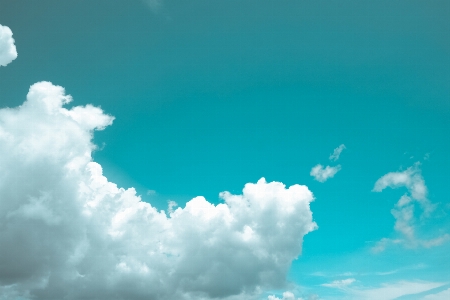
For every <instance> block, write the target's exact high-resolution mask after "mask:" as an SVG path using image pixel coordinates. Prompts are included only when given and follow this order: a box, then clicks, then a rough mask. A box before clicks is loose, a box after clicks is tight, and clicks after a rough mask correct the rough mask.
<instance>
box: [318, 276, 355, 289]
mask: <svg viewBox="0 0 450 300" xmlns="http://www.w3.org/2000/svg"><path fill="white" fill-rule="evenodd" d="M355 281H356V279H355V278H347V279H342V280H334V281H332V282H330V283H324V284H321V285H322V286H325V287H330V288H336V289H343V288H346V287H347V286H349V285H351V284H352V283H354V282H355Z"/></svg>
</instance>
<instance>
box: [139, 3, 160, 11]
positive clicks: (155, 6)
mask: <svg viewBox="0 0 450 300" xmlns="http://www.w3.org/2000/svg"><path fill="white" fill-rule="evenodd" d="M141 1H142V2H144V4H146V5H147V6H148V7H149V8H150V9H151V10H152V11H153V12H158V11H159V10H160V9H161V7H162V1H161V0H141Z"/></svg>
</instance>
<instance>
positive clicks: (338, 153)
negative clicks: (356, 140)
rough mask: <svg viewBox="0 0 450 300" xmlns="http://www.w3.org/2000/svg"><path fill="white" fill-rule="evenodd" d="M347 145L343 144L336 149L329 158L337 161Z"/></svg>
mask: <svg viewBox="0 0 450 300" xmlns="http://www.w3.org/2000/svg"><path fill="white" fill-rule="evenodd" d="M344 149H346V148H345V145H344V144H341V145H340V146H339V147H337V148H336V149H334V151H333V154H331V155H330V157H329V159H330V160H331V161H337V160H338V159H339V156H340V155H341V153H342V151H344Z"/></svg>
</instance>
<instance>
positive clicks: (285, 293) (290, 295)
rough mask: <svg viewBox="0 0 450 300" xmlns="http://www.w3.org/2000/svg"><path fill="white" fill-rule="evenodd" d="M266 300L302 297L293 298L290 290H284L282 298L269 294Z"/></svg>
mask: <svg viewBox="0 0 450 300" xmlns="http://www.w3.org/2000/svg"><path fill="white" fill-rule="evenodd" d="M267 300H303V298H295V295H294V294H293V293H291V292H284V293H283V298H278V297H276V296H274V295H271V296H269V297H268V298H267Z"/></svg>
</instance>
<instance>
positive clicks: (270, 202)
mask: <svg viewBox="0 0 450 300" xmlns="http://www.w3.org/2000/svg"><path fill="white" fill-rule="evenodd" d="M71 100H72V99H71V97H70V96H66V95H65V93H64V89H63V88H62V87H58V86H54V85H52V84H51V83H49V82H40V83H37V84H35V85H33V86H32V87H31V88H30V91H29V93H28V96H27V100H26V101H25V103H24V104H23V105H22V106H20V107H17V108H12V109H10V108H5V109H1V110H0V179H1V180H0V244H1V245H2V247H0V265H1V266H2V267H1V268H0V294H1V295H3V296H0V299H11V298H16V299H19V298H20V297H22V298H23V299H31V298H32V299H37V300H39V299H64V298H67V299H86V298H89V297H92V295H96V296H95V297H96V298H98V299H113V300H114V299H158V300H159V299H165V300H171V299H182V300H184V299H185V300H190V299H200V300H201V299H211V298H222V299H229V300H232V299H233V300H243V299H246V300H247V299H253V296H252V295H255V293H256V292H257V291H260V289H261V288H279V287H280V286H282V284H283V283H284V280H285V276H286V273H287V271H288V269H289V267H290V264H291V262H292V260H294V259H295V258H296V257H297V256H298V255H299V254H300V253H301V249H302V240H303V236H304V235H306V234H307V233H308V232H310V231H312V230H314V229H316V228H317V226H316V224H315V223H314V222H313V220H312V212H311V210H310V206H309V205H310V202H311V201H313V195H312V193H311V192H310V191H309V189H308V188H307V187H306V186H301V185H293V186H291V187H289V188H286V187H285V186H284V185H283V184H282V183H279V182H270V183H267V182H266V181H265V180H264V178H262V179H260V180H259V181H258V182H257V183H248V184H246V185H245V187H244V189H243V193H242V195H232V194H230V193H228V192H223V193H221V194H220V197H221V198H222V199H223V201H224V202H223V203H221V204H218V205H213V204H211V203H209V202H208V201H206V200H205V199H204V198H203V197H196V198H194V199H192V200H191V201H189V202H188V203H187V204H186V205H185V207H184V208H181V207H178V208H176V205H175V203H170V204H169V210H168V212H167V213H166V212H163V211H157V210H156V209H155V208H154V207H152V206H151V205H150V204H149V203H146V202H143V201H141V199H140V197H139V196H137V195H136V191H135V190H134V189H133V188H129V189H123V188H118V187H117V186H116V185H115V184H114V183H112V182H109V181H108V179H107V178H106V177H105V176H103V174H102V168H101V166H100V165H99V164H97V163H95V162H93V161H92V158H91V153H92V151H93V150H94V149H95V146H94V145H93V144H92V138H93V132H94V130H102V129H104V128H105V127H106V126H108V125H110V124H112V122H113V117H111V116H108V115H106V114H104V112H103V111H102V110H101V109H100V108H96V107H93V106H91V105H87V106H84V107H81V106H76V107H73V108H71V109H66V108H64V107H63V105H64V104H66V103H68V102H70V101H71ZM175 208H176V209H175ZM5 295H6V296H5ZM2 297H3V298H2ZM5 297H6V298H5Z"/></svg>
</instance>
